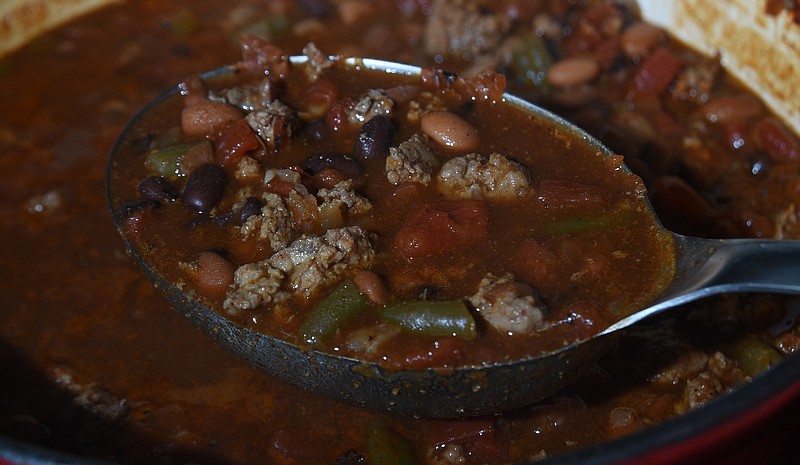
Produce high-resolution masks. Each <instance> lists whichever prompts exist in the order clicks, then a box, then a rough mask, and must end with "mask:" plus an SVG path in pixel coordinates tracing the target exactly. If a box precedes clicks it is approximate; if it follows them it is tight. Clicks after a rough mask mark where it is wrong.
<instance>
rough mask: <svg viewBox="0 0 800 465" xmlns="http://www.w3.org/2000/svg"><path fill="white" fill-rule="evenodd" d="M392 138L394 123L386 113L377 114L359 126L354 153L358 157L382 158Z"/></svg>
mask: <svg viewBox="0 0 800 465" xmlns="http://www.w3.org/2000/svg"><path fill="white" fill-rule="evenodd" d="M392 138H394V125H393V124H392V120H390V119H389V117H388V116H386V115H377V116H374V117H373V118H372V119H370V120H369V121H367V122H366V124H364V126H362V127H361V132H359V133H358V139H357V141H356V147H355V153H356V156H357V157H358V158H361V159H364V160H369V159H372V158H378V157H381V158H384V157H386V154H387V153H389V147H390V146H391V145H392Z"/></svg>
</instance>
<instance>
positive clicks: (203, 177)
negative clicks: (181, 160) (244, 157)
mask: <svg viewBox="0 0 800 465" xmlns="http://www.w3.org/2000/svg"><path fill="white" fill-rule="evenodd" d="M226 184H227V176H226V175H225V171H223V170H222V167H220V166H219V165H214V164H208V165H203V166H201V167H200V168H197V169H196V170H194V171H192V174H190V175H189V180H188V181H186V187H184V188H183V195H182V196H181V200H182V201H183V204H184V205H185V206H186V207H187V208H189V209H191V210H194V211H195V212H197V213H208V211H209V210H211V209H212V208H214V207H216V206H217V204H218V203H219V201H220V200H222V195H223V193H224V192H225V186H226Z"/></svg>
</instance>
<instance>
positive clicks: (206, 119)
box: [181, 100, 242, 137]
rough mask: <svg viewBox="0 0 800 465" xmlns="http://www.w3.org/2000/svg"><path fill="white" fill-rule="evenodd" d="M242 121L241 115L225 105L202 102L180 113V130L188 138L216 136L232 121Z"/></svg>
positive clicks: (207, 101) (233, 108) (210, 101)
mask: <svg viewBox="0 0 800 465" xmlns="http://www.w3.org/2000/svg"><path fill="white" fill-rule="evenodd" d="M239 119H242V113H241V112H240V111H239V110H238V109H237V108H235V107H233V106H231V105H228V104H227V103H222V102H215V101H212V100H202V101H200V102H198V103H195V104H194V105H189V106H187V107H186V108H184V109H183V111H182V112H181V129H182V130H183V132H184V133H185V134H186V135H187V136H189V137H207V136H214V135H216V134H217V133H218V132H219V131H220V130H221V129H222V128H224V127H225V126H227V125H228V123H231V122H233V121H236V120H239Z"/></svg>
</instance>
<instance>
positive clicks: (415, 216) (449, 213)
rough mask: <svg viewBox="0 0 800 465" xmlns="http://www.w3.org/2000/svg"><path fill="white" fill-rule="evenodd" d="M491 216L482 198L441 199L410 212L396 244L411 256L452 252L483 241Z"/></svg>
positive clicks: (407, 257) (404, 254)
mask: <svg viewBox="0 0 800 465" xmlns="http://www.w3.org/2000/svg"><path fill="white" fill-rule="evenodd" d="M488 235H489V216H488V211H487V208H486V205H485V204H484V203H482V202H472V201H467V202H441V203H435V204H429V205H425V206H423V207H421V208H420V209H418V210H416V211H414V212H413V213H411V214H410V215H409V216H408V218H407V219H406V221H405V223H404V224H403V226H402V227H401V228H400V230H399V231H398V232H397V235H396V236H395V248H396V249H397V251H398V253H399V254H400V255H401V256H403V257H404V258H406V259H408V260H413V259H417V258H426V257H432V256H436V255H441V254H444V253H447V252H453V251H455V250H457V249H460V248H463V247H471V246H475V245H478V244H480V243H482V242H483V241H484V240H485V239H486V238H487V237H488Z"/></svg>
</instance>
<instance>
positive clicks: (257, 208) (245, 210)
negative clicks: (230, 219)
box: [239, 197, 261, 223]
mask: <svg viewBox="0 0 800 465" xmlns="http://www.w3.org/2000/svg"><path fill="white" fill-rule="evenodd" d="M260 213H261V202H259V201H258V199H257V198H255V197H248V198H247V200H245V201H244V205H242V209H241V210H240V212H239V215H240V216H239V218H240V219H241V222H242V223H244V222H245V221H247V219H248V218H250V217H251V216H253V215H258V214H260Z"/></svg>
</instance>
